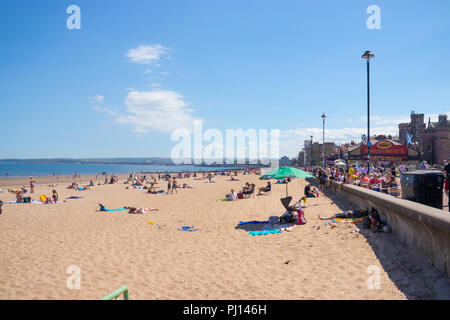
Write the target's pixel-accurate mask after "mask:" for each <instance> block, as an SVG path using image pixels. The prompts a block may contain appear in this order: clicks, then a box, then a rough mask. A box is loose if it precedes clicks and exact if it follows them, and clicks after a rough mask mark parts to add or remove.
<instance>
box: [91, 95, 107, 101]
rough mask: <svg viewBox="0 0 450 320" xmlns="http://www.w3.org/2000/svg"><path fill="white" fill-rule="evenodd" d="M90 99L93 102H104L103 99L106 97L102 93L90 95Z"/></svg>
mask: <svg viewBox="0 0 450 320" xmlns="http://www.w3.org/2000/svg"><path fill="white" fill-rule="evenodd" d="M89 100H90V101H91V102H98V103H103V101H104V100H105V97H104V96H102V95H101V94H98V95H96V96H94V97H89Z"/></svg>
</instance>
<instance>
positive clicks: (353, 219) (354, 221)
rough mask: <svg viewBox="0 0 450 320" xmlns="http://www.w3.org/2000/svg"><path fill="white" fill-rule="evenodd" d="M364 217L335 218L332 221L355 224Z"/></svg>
mask: <svg viewBox="0 0 450 320" xmlns="http://www.w3.org/2000/svg"><path fill="white" fill-rule="evenodd" d="M364 218H365V217H362V218H335V219H333V220H332V221H333V222H334V223H338V222H351V223H357V222H362V221H363V220H364Z"/></svg>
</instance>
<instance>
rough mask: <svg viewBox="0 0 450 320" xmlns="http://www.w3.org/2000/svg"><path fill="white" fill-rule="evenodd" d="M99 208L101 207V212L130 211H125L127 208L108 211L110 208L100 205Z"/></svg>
mask: <svg viewBox="0 0 450 320" xmlns="http://www.w3.org/2000/svg"><path fill="white" fill-rule="evenodd" d="M99 206H100V211H128V209H125V208H118V209H108V208H106V207H105V206H104V205H102V204H100V203H99Z"/></svg>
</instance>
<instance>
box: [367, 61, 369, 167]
mask: <svg viewBox="0 0 450 320" xmlns="http://www.w3.org/2000/svg"><path fill="white" fill-rule="evenodd" d="M369 60H370V59H367V170H369V168H370V67H369V66H370V64H369Z"/></svg>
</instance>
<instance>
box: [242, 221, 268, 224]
mask: <svg viewBox="0 0 450 320" xmlns="http://www.w3.org/2000/svg"><path fill="white" fill-rule="evenodd" d="M263 223H269V221H239V225H243V224H263Z"/></svg>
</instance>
